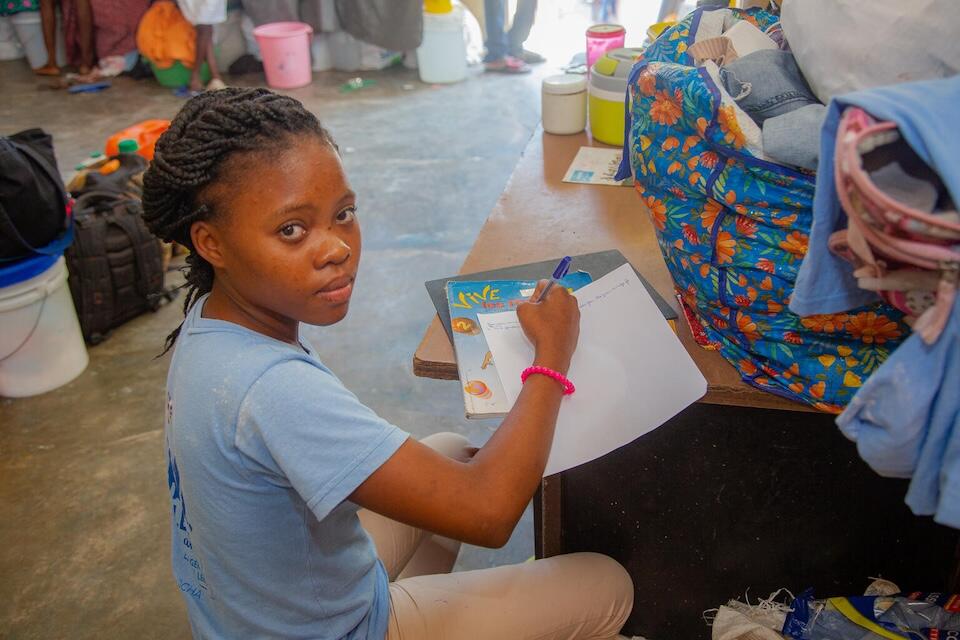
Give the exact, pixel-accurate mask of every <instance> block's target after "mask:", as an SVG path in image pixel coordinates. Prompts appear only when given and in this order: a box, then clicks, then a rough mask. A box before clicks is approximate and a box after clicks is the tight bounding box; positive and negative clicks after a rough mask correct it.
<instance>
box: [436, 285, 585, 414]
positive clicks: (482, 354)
mask: <svg viewBox="0 0 960 640" xmlns="http://www.w3.org/2000/svg"><path fill="white" fill-rule="evenodd" d="M591 280H592V278H591V277H590V274H588V273H586V272H583V271H577V272H575V273H571V274H568V275H567V276H566V277H564V278H563V279H561V280H560V284H562V285H563V286H565V287H567V288H568V289H570V290H571V291H576V290H577V289H579V288H580V287H582V286H584V285H586V284H589V283H590V282H591ZM536 286H537V281H536V280H488V281H485V282H470V281H454V280H451V281H450V282H448V283H447V304H448V308H449V310H450V328H451V330H452V333H453V349H454V351H455V352H456V354H457V369H458V370H459V372H460V384H461V385H462V389H463V405H464V408H465V410H466V415H467V417H468V418H499V417H503V416H505V415H507V412H509V411H510V406H511V405H512V404H513V403H512V402H510V400H509V399H508V398H507V396H506V394H505V393H504V391H503V384H502V383H501V382H500V375H499V374H498V373H497V366H496V363H495V362H494V361H493V356H492V355H491V353H490V349H489V348H488V347H487V340H486V338H484V336H483V332H482V331H481V330H480V323H479V322H478V320H477V314H478V313H495V312H498V311H511V310H514V309H516V307H517V305H519V304H520V303H521V302H524V301H525V300H527V299H528V298H529V297H530V296H531V295H532V294H533V291H534V289H535V288H536Z"/></svg>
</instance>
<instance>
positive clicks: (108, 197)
mask: <svg viewBox="0 0 960 640" xmlns="http://www.w3.org/2000/svg"><path fill="white" fill-rule="evenodd" d="M117 159H119V160H120V161H121V166H120V168H119V169H117V170H116V171H114V172H113V173H111V174H109V175H108V176H101V175H100V174H98V173H95V172H91V173H90V175H89V176H88V178H87V180H86V184H85V185H84V187H83V188H82V189H80V190H79V191H76V192H74V195H75V196H76V202H75V203H74V208H73V213H74V227H75V239H74V241H73V245H72V246H71V247H70V248H69V249H68V250H67V252H66V258H67V267H68V269H69V271H70V278H69V283H70V292H71V293H72V294H73V302H74V305H75V306H76V309H77V317H78V318H79V320H80V328H81V330H82V332H83V337H84V338H85V339H86V340H87V342H89V343H91V344H97V343H99V342H102V341H103V340H104V339H105V338H106V337H107V335H108V333H109V331H110V329H112V328H114V327H116V326H117V325H119V324H122V323H124V322H126V321H127V320H130V319H131V318H134V317H136V316H138V315H140V314H141V313H144V312H145V311H156V310H157V309H158V308H159V307H160V305H161V304H162V302H163V300H164V298H166V299H170V298H171V296H170V294H169V292H167V291H165V290H164V288H163V266H162V264H163V261H162V255H161V250H160V243H159V241H158V240H157V239H156V238H155V237H154V236H153V234H151V233H150V231H149V230H147V227H146V226H145V225H144V223H143V218H142V212H143V205H142V204H141V202H140V197H139V196H140V186H139V184H138V180H139V179H140V176H141V174H142V173H143V170H144V169H145V168H146V161H145V160H144V159H143V158H141V157H140V156H136V155H132V154H122V155H120V156H117Z"/></svg>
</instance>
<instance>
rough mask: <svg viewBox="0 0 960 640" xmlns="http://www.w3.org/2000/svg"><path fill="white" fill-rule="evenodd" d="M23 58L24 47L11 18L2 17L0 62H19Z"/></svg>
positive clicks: (0, 26)
mask: <svg viewBox="0 0 960 640" xmlns="http://www.w3.org/2000/svg"><path fill="white" fill-rule="evenodd" d="M22 57H23V47H21V46H20V40H19V39H18V38H17V34H16V32H14V30H13V23H12V22H10V18H9V17H5V16H4V17H0V60H18V59H19V58H22Z"/></svg>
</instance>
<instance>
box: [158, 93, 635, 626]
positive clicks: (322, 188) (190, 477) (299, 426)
mask: <svg viewBox="0 0 960 640" xmlns="http://www.w3.org/2000/svg"><path fill="white" fill-rule="evenodd" d="M143 204H144V218H145V219H146V221H147V224H148V225H149V226H150V228H151V230H152V231H153V232H154V233H155V234H156V235H157V236H159V237H160V238H162V239H163V240H166V241H176V242H180V243H182V244H184V245H186V246H187V247H189V248H190V249H191V253H190V256H189V257H188V265H189V270H188V272H187V283H188V285H189V287H190V290H189V292H188V295H187V299H186V303H185V312H186V319H185V320H184V322H183V324H182V325H181V326H180V328H178V329H177V330H176V331H174V332H173V334H171V336H170V337H169V338H168V340H167V348H168V349H169V348H170V347H171V346H173V345H174V343H176V349H175V350H174V354H173V359H172V361H171V364H170V373H169V377H168V381H167V412H166V428H165V431H166V445H167V456H168V461H167V462H168V467H167V477H168V481H169V485H170V491H171V496H172V498H173V511H172V532H173V569H174V574H175V577H176V580H177V584H178V587H179V589H180V591H181V592H182V593H183V595H184V598H185V600H186V602H187V607H188V611H189V615H190V622H191V625H192V628H193V633H194V635H195V636H196V637H198V638H251V637H271V638H369V639H376V640H382V639H383V638H385V637H386V638H390V639H391V640H398V639H400V638H402V639H404V640H416V639H420V638H423V639H431V640H432V639H436V640H445V639H461V638H481V639H486V638H489V639H497V640H503V639H509V640H513V639H516V638H538V639H548V638H615V637H617V632H618V630H619V629H620V627H621V626H622V625H623V623H624V621H625V620H626V618H627V616H628V615H629V613H630V610H631V607H632V601H633V588H632V584H631V582H630V578H629V576H628V575H627V573H626V572H625V571H624V569H623V568H622V567H620V565H618V564H617V563H616V562H614V561H613V560H610V559H609V558H606V557H605V556H600V555H597V554H589V553H584V554H572V555H569V556H560V557H554V558H549V559H545V560H537V561H535V562H529V563H525V564H521V565H517V566H506V567H498V568H494V569H486V570H480V571H470V572H464V573H459V574H452V575H448V572H449V571H450V570H451V568H452V567H453V563H454V561H455V559H456V553H457V550H458V548H459V542H454V541H455V540H457V541H460V540H462V541H466V542H469V543H472V544H479V545H484V546H489V547H499V546H502V545H503V544H504V543H506V541H507V539H508V538H509V536H510V532H511V531H512V530H513V528H514V526H515V525H516V523H517V520H518V519H519V518H520V516H521V514H522V513H523V510H524V507H525V506H526V505H527V503H528V502H529V501H530V499H531V497H532V496H533V492H534V490H535V489H536V487H537V485H538V483H539V481H540V477H541V475H542V473H543V469H544V465H545V464H546V459H547V454H548V452H549V450H550V444H551V440H552V438H553V430H554V424H555V421H556V417H557V412H558V410H559V406H560V399H561V397H562V395H563V391H564V387H563V386H562V385H561V384H559V383H558V382H557V381H556V380H554V379H551V377H548V376H547V375H532V376H530V378H529V379H528V380H527V382H526V384H525V385H524V390H523V393H522V394H521V395H520V397H519V399H518V400H517V402H516V405H515V406H514V409H513V411H512V412H511V413H510V415H509V416H508V417H507V418H506V419H505V420H504V421H503V423H502V425H501V426H500V428H499V429H498V430H497V432H496V433H495V434H494V435H493V437H492V438H491V439H490V441H489V442H488V443H487V444H486V445H485V446H484V447H483V448H482V449H480V450H476V449H472V448H471V447H470V446H469V444H468V442H467V441H466V439H464V438H463V437H461V436H458V435H455V434H437V435H435V436H431V437H430V438H427V439H425V440H424V442H418V441H416V440H413V439H411V438H408V436H407V434H406V433H404V432H403V431H401V430H400V429H398V428H397V427H395V426H393V425H391V424H389V423H387V422H385V421H384V420H383V419H381V418H380V417H378V416H377V415H376V414H374V413H373V412H372V411H371V410H370V409H368V408H367V407H365V406H364V405H363V404H361V403H360V401H359V400H358V399H357V398H356V396H354V395H353V394H351V393H350V392H349V391H347V390H346V389H345V388H344V387H343V385H342V384H341V383H340V381H339V380H338V379H337V378H336V376H335V375H334V374H333V373H332V372H331V371H330V369H328V368H327V367H326V365H324V364H323V363H322V362H320V360H319V359H318V358H317V355H316V353H315V352H314V351H313V350H312V349H311V348H310V346H309V345H308V344H306V343H305V342H304V341H303V340H301V338H300V337H299V326H300V323H301V322H306V323H309V324H314V325H330V324H333V323H336V322H338V321H340V320H341V319H343V317H344V316H345V315H346V313H347V307H348V305H349V302H350V296H351V294H352V292H353V288H354V285H355V283H356V277H357V267H358V264H359V260H360V225H359V222H358V219H357V205H356V195H355V194H354V192H353V191H352V190H351V189H350V185H349V183H348V182H347V178H346V176H345V175H344V172H343V167H342V166H341V164H340V158H339V156H338V153H337V148H336V146H335V144H334V142H333V140H332V139H331V137H330V134H329V133H328V132H327V131H326V130H325V129H323V128H322V127H321V126H320V123H319V122H318V121H317V119H316V118H315V117H314V116H313V115H312V114H311V113H309V112H308V111H306V110H305V109H304V107H303V106H302V105H301V104H300V103H299V102H297V101H296V100H294V99H292V98H288V97H284V96H279V95H276V94H274V93H271V92H269V91H267V90H264V89H226V90H222V91H215V92H208V93H204V94H201V95H199V96H197V97H195V98H193V99H192V100H190V101H189V102H188V103H187V104H186V105H185V106H184V108H183V109H182V110H181V111H180V113H179V114H178V115H177V117H176V118H175V119H174V121H173V123H172V124H171V126H170V129H169V130H168V131H167V132H166V133H165V134H164V135H163V136H162V137H161V138H160V140H159V141H158V143H157V146H156V153H155V156H154V160H153V163H152V165H151V166H150V169H149V170H148V171H147V173H146V175H145V176H144V195H143ZM542 284H543V283H541V286H542ZM518 313H519V315H520V320H521V323H522V325H523V328H524V331H525V332H526V334H527V336H528V337H529V338H530V340H531V342H532V343H533V344H534V345H535V347H536V358H535V360H534V363H535V364H536V365H539V366H543V367H547V368H549V369H551V370H553V371H555V372H558V373H559V374H564V373H565V372H566V371H567V368H568V367H569V364H570V358H571V356H572V354H573V351H574V349H575V347H576V343H577V337H578V331H579V310H578V308H577V304H576V301H575V299H574V298H573V297H572V296H570V295H569V294H568V293H567V292H566V291H564V290H563V289H562V288H561V287H556V288H554V290H553V291H551V292H550V294H549V295H548V296H547V298H546V299H545V300H543V301H541V302H539V303H536V304H532V303H527V304H524V305H522V306H521V307H520V308H519V310H518Z"/></svg>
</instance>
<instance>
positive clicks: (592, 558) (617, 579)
mask: <svg viewBox="0 0 960 640" xmlns="http://www.w3.org/2000/svg"><path fill="white" fill-rule="evenodd" d="M572 555H576V556H582V557H583V558H584V561H585V562H587V563H588V564H589V565H590V566H591V567H592V569H593V571H595V572H597V574H599V576H598V579H599V580H600V581H602V582H603V583H604V584H607V585H609V586H610V588H611V589H612V590H613V591H614V592H615V593H616V595H617V599H618V600H629V601H630V602H633V579H632V578H631V577H630V574H629V573H627V570H626V569H624V568H623V565H622V564H620V563H619V562H617V561H616V560H614V559H613V558H611V557H610V556H605V555H603V554H602V553H593V552H583V553H575V554H572Z"/></svg>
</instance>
